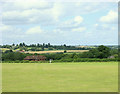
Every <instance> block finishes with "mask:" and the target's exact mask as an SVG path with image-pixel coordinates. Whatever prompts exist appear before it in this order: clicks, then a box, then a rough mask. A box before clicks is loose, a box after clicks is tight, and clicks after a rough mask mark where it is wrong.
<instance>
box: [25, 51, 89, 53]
mask: <svg viewBox="0 0 120 94" xmlns="http://www.w3.org/2000/svg"><path fill="white" fill-rule="evenodd" d="M66 51H67V52H76V53H77V52H78V53H80V52H88V51H89V50H66ZM60 52H64V50H55V51H28V52H25V53H31V54H34V53H38V54H43V53H60Z"/></svg>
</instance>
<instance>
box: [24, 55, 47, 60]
mask: <svg viewBox="0 0 120 94" xmlns="http://www.w3.org/2000/svg"><path fill="white" fill-rule="evenodd" d="M24 60H30V61H44V60H46V57H45V56H42V55H32V56H27V57H25V58H24Z"/></svg>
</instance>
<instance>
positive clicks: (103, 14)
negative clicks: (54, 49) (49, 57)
mask: <svg viewBox="0 0 120 94" xmlns="http://www.w3.org/2000/svg"><path fill="white" fill-rule="evenodd" d="M0 4H1V5H2V6H1V7H0V8H1V11H2V24H1V26H0V32H2V43H3V44H12V43H20V42H25V43H27V44H31V43H51V44H68V45H98V44H104V45H111V44H118V29H117V28H118V27H117V25H118V24H117V19H118V13H117V10H118V6H117V5H118V4H117V3H115V2H114V3H113V2H45V1H42V2H41V1H40V0H32V1H31V2H30V0H20V1H14V2H1V3H0Z"/></svg>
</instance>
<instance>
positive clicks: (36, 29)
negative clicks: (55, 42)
mask: <svg viewBox="0 0 120 94" xmlns="http://www.w3.org/2000/svg"><path fill="white" fill-rule="evenodd" d="M42 32H43V30H42V29H41V28H40V26H36V27H33V28H30V29H28V30H27V31H26V34H40V33H42Z"/></svg>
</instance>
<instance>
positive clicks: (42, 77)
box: [2, 62, 118, 92]
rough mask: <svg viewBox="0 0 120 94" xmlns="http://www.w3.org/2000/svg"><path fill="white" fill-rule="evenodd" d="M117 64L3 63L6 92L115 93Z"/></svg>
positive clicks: (3, 86)
mask: <svg viewBox="0 0 120 94" xmlns="http://www.w3.org/2000/svg"><path fill="white" fill-rule="evenodd" d="M117 66H118V64H117V62H101V63H97V62H92V63H90V62H84V63H53V64H49V63H31V64H28V63H18V64H17V63H13V64H10V63H4V64H2V67H3V70H2V73H3V76H2V79H3V80H2V88H3V92H116V91H117V88H118V86H117V85H118V84H117V83H118V79H117V78H118V67H117Z"/></svg>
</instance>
